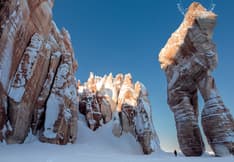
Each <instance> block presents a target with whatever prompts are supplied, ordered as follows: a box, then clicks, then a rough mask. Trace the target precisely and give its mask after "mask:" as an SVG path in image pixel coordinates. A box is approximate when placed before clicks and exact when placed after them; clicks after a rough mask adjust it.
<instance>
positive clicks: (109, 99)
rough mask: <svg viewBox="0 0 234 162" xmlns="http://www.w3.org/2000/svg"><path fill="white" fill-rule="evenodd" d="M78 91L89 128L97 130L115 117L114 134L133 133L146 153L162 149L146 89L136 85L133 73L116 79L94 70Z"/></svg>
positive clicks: (138, 84)
mask: <svg viewBox="0 0 234 162" xmlns="http://www.w3.org/2000/svg"><path fill="white" fill-rule="evenodd" d="M78 92H79V98H80V101H79V111H80V113H82V114H84V115H85V117H86V120H87V124H88V126H89V128H90V129H92V130H96V129H98V128H99V127H100V126H101V125H102V124H105V123H107V122H109V121H110V120H111V119H113V120H114V121H113V122H114V125H113V130H112V132H113V134H114V135H115V136H117V137H119V136H121V135H122V134H123V133H131V134H132V135H133V136H134V137H135V138H136V140H137V141H138V142H139V143H140V144H141V146H142V150H143V152H144V153H145V154H150V153H151V152H153V151H155V150H156V149H157V148H159V141H158V137H157V134H156V132H155V129H154V125H153V121H152V115H151V114H152V112H151V106H150V103H149V100H148V93H147V90H146V88H145V87H144V85H143V84H141V83H140V82H136V83H135V84H133V82H132V77H131V75H130V74H127V75H125V76H123V75H122V74H118V75H117V76H116V77H114V78H113V76H112V74H110V75H108V76H104V77H97V76H94V75H93V74H92V73H91V74H90V77H89V79H88V81H87V82H86V83H84V84H83V85H81V84H80V83H78Z"/></svg>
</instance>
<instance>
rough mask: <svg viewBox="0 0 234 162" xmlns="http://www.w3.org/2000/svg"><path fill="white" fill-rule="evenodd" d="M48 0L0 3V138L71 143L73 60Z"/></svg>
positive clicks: (74, 121) (73, 130) (74, 115)
mask: <svg viewBox="0 0 234 162" xmlns="http://www.w3.org/2000/svg"><path fill="white" fill-rule="evenodd" d="M52 7H53V1H51V0H33V1H32V0H28V1H25V0H12V1H5V0H3V1H1V3H0V27H1V28H0V42H1V44H0V140H1V141H3V140H5V141H6V142H7V143H23V142H24V140H25V138H26V137H27V135H28V133H29V132H30V131H32V132H33V133H34V134H37V133H38V134H39V138H40V140H41V141H43V142H49V143H56V144H66V143H68V142H74V141H75V139H76V133H77V130H76V129H77V108H78V101H77V91H76V80H75V77H74V73H75V71H76V68H77V62H76V60H75V58H74V52H73V49H72V46H71V40H70V36H69V33H68V32H67V31H66V30H65V29H63V30H61V31H59V30H58V28H57V27H56V25H55V23H54V22H53V20H52Z"/></svg>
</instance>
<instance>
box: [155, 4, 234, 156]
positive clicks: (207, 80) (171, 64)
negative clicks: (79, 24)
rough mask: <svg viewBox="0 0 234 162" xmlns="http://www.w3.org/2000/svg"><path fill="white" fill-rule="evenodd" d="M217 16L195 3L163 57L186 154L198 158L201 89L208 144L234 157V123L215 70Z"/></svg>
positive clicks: (171, 39) (161, 55)
mask: <svg viewBox="0 0 234 162" xmlns="http://www.w3.org/2000/svg"><path fill="white" fill-rule="evenodd" d="M216 17H217V16H216V15H215V14H214V13H213V12H210V11H207V10H206V9H205V8H204V7H203V6H202V5H201V4H199V3H196V2H194V3H192V4H191V6H190V7H189V9H188V11H187V13H186V15H185V17H184V20H183V22H182V24H181V25H180V27H179V28H178V29H177V30H176V31H175V32H174V33H173V34H172V35H171V37H170V38H169V40H168V41H167V43H166V45H165V47H164V48H163V49H162V50H161V52H160V54H159V62H160V64H161V68H162V69H163V70H164V71H165V73H166V76H167V81H168V104H169V106H170V108H171V110H172V111H173V112H174V116H175V121H176V128H177V136H178V140H179V144H180V148H181V150H182V152H183V153H184V154H185V155H187V156H198V155H201V154H202V153H203V151H204V144H203V141H202V137H201V133H200V129H199V126H198V104H197V90H199V91H200V93H201V95H202V97H203V99H204V102H205V107H204V109H203V112H202V125H203V129H204V132H205V135H206V137H207V139H208V143H209V144H210V145H211V148H212V149H213V151H214V152H215V154H216V155H217V156H225V155H227V154H230V153H231V154H234V121H233V117H232V115H231V114H230V112H229V110H228V109H227V108H226V107H225V106H224V103H223V101H222V99H221V97H220V96H219V94H218V91H217V88H216V86H215V82H214V79H213V77H212V76H211V71H212V70H213V69H214V68H215V67H216V65H217V51H216V48H215V44H214V43H213V41H212V32H213V29H214V27H215V24H216Z"/></svg>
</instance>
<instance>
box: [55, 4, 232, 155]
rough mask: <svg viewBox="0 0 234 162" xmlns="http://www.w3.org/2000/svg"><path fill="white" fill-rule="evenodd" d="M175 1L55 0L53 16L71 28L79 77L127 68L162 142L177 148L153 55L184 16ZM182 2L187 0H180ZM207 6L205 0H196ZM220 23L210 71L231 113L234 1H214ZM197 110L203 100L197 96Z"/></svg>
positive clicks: (163, 82)
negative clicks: (143, 91)
mask: <svg viewBox="0 0 234 162" xmlns="http://www.w3.org/2000/svg"><path fill="white" fill-rule="evenodd" d="M178 1H179V0H66V1H59V0H56V1H55V6H54V9H53V17H54V19H55V22H56V23H57V25H58V27H59V28H61V27H65V28H66V29H68V30H69V32H70V34H71V38H72V44H73V48H74V50H75V54H76V58H77V60H78V64H79V68H78V71H77V73H76V77H77V79H79V80H81V81H86V80H87V78H88V76H89V72H90V71H92V72H94V73H95V74H97V75H104V74H107V73H110V72H112V73H113V74H117V73H131V74H132V76H133V79H134V81H137V80H139V81H141V82H143V83H144V84H145V86H146V87H147V89H148V91H149V95H150V101H151V104H152V109H153V120H154V123H155V127H156V131H157V133H158V135H159V138H160V141H161V146H162V148H163V149H164V150H166V151H173V150H174V149H178V143H177V138H176V129H175V123H174V117H173V113H172V112H171V111H170V109H169V107H168V105H167V93H166V86H167V85H166V77H165V75H164V72H163V71H162V70H161V69H160V65H159V62H158V60H157V58H158V53H159V52H160V50H161V48H163V46H164V45H165V43H166V41H167V39H168V38H169V37H170V35H171V33H172V32H174V31H175V30H176V29H177V27H178V26H179V24H180V23H181V22H182V20H183V16H182V15H181V13H180V12H179V11H178V9H177V6H176V4H177V2H178ZM184 2H185V3H184V4H185V6H186V5H188V3H189V2H191V0H186V1H184ZM198 2H203V3H204V4H205V5H206V6H209V3H207V0H202V1H201V0H200V1H199V0H198ZM214 3H215V4H216V8H215V10H214V11H215V13H217V14H218V23H217V26H216V29H215V32H214V42H215V43H216V44H217V49H218V53H219V64H218V67H217V69H215V71H214V72H213V76H214V77H215V79H216V83H217V87H218V89H219V92H220V94H221V96H222V97H223V100H224V102H225V104H226V106H227V107H228V108H229V109H230V110H231V113H232V114H233V115H234V95H233V94H234V93H233V92H234V72H233V70H234V54H233V52H234V18H233V15H234V9H233V6H234V1H233V0H225V1H221V0H214ZM199 107H200V110H201V109H202V107H203V102H202V100H201V99H200V105H199Z"/></svg>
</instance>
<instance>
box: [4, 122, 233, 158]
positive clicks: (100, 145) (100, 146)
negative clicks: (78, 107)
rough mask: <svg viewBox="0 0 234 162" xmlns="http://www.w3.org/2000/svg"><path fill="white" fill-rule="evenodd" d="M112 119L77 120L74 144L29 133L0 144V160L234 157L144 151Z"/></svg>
mask: <svg viewBox="0 0 234 162" xmlns="http://www.w3.org/2000/svg"><path fill="white" fill-rule="evenodd" d="M111 128H112V123H109V124H107V125H105V126H103V127H102V128H99V129H98V130H97V131H96V132H92V131H91V130H90V129H88V128H87V126H86V125H85V124H84V123H83V122H79V130H78V132H79V134H78V140H77V143H76V144H69V145H66V146H58V145H52V144H45V143H40V142H39V141H38V140H37V138H36V137H33V136H29V137H28V138H27V140H26V142H25V144H15V145H6V144H0V162H99V161H100V162H157V161H158V162H161V161H163V162H177V161H178V162H210V160H212V162H233V161H234V158H233V157H226V158H217V157H213V156H210V155H204V156H202V157H184V156H182V155H179V156H178V157H174V155H173V154H172V153H165V152H162V151H158V152H157V153H153V154H151V155H143V154H142V152H141V149H140V146H139V144H138V143H136V141H135V139H134V138H133V137H132V136H130V135H124V136H122V137H121V138H116V137H114V136H113V135H112V132H111V131H112V129H111Z"/></svg>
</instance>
